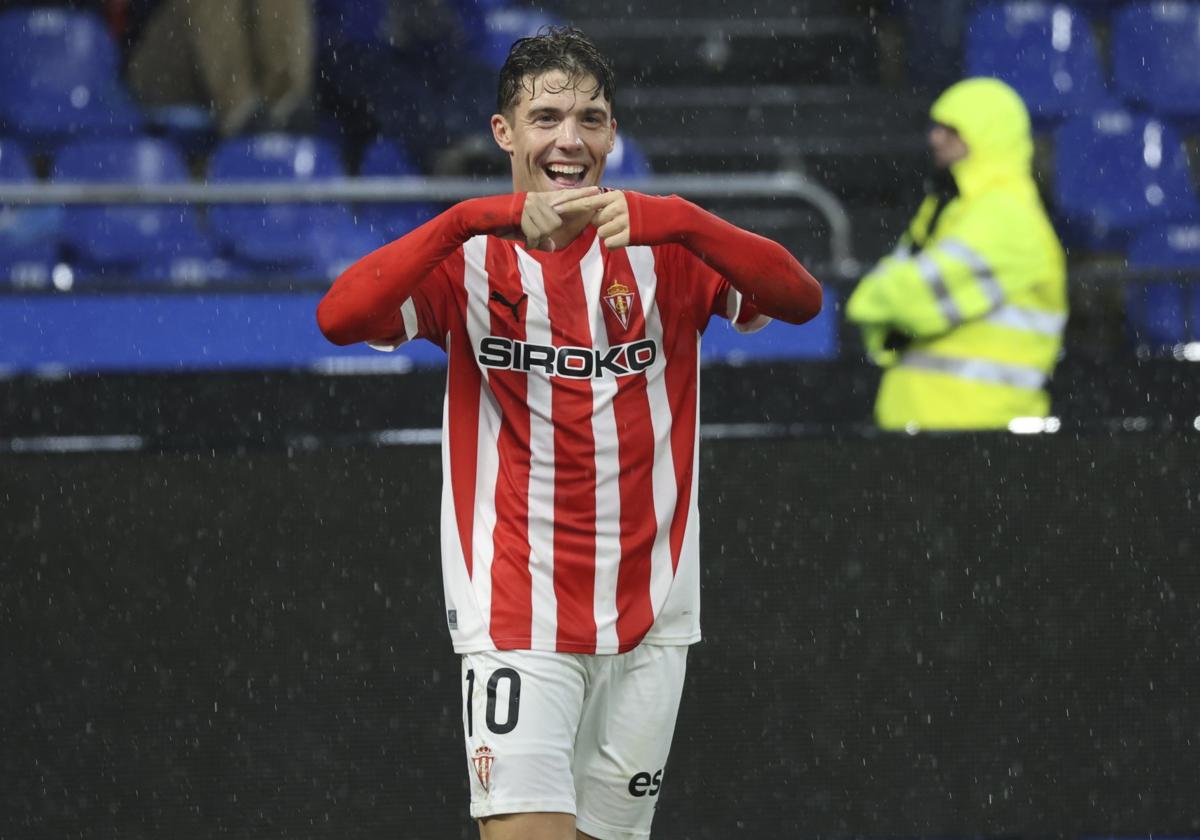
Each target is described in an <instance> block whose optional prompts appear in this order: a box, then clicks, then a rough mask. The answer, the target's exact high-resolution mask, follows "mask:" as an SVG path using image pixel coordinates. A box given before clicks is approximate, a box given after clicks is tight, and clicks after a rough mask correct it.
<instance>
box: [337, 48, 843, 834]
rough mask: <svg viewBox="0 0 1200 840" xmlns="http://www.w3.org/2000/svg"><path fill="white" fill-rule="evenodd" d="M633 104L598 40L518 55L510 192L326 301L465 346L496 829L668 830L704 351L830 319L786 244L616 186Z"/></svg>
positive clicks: (448, 346)
mask: <svg viewBox="0 0 1200 840" xmlns="http://www.w3.org/2000/svg"><path fill="white" fill-rule="evenodd" d="M615 92H616V84H615V81H614V78H613V73H612V69H611V68H610V66H609V64H608V62H607V61H606V60H605V58H604V57H603V56H602V55H601V54H600V53H599V52H598V51H597V50H596V48H595V47H594V46H593V45H592V44H591V42H590V41H588V40H587V38H585V37H584V36H583V35H582V33H580V32H578V31H577V30H573V29H551V30H548V31H546V32H544V33H543V34H539V35H538V36H536V37H533V38H525V39H522V40H520V41H518V42H516V44H514V45H513V48H512V51H511V53H510V54H509V57H508V60H507V62H506V63H505V65H504V67H503V69H502V70H501V71H500V90H499V103H498V104H499V113H497V114H496V115H495V116H493V117H492V132H493V135H494V137H495V139H496V143H497V144H498V145H499V146H500V148H501V149H502V150H504V152H506V153H507V154H508V156H509V158H510V160H511V163H512V175H513V192H512V194H511V195H501V196H492V197H487V198H479V199H472V200H469V201H464V202H462V203H460V204H457V205H455V206H454V207H452V208H451V209H449V210H448V211H446V212H445V213H443V214H442V215H441V216H438V217H437V218H435V219H433V220H431V221H430V222H428V223H427V224H425V225H424V226H422V227H420V228H418V229H416V230H414V231H413V232H412V233H410V234H408V235H407V236H404V237H403V238H401V239H399V240H397V241H395V242H392V243H391V244H389V245H386V246H384V247H383V248H380V249H379V250H378V251H375V252H374V253H371V254H368V255H367V256H365V257H363V258H362V259H361V260H359V261H358V262H357V263H355V264H354V265H352V266H351V267H350V268H349V269H347V270H346V272H345V273H344V274H343V275H342V276H341V277H339V278H338V280H337V281H336V282H335V283H334V285H333V288H331V289H330V291H329V293H328V294H327V295H326V296H325V299H324V300H322V301H321V305H320V307H319V308H318V311H317V319H318V323H319V324H320V327H321V330H322V332H323V333H324V334H325V335H326V337H328V338H329V339H330V340H331V341H333V342H334V343H337V344H349V343H352V342H359V341H365V342H369V343H370V344H372V345H373V346H376V347H380V348H381V349H392V348H395V347H396V346H398V345H400V344H401V343H403V342H405V341H409V340H412V339H414V338H424V339H426V340H428V341H432V342H434V343H435V344H437V345H438V346H440V347H443V348H444V349H445V350H446V352H447V355H448V357H449V369H448V373H447V384H446V389H447V394H446V402H445V417H444V424H443V431H442V435H443V446H442V452H443V457H442V461H443V471H444V485H443V490H442V519H441V529H442V573H443V581H444V589H445V596H446V622H447V625H448V627H449V631H450V637H451V639H452V640H453V643H454V649H455V651H457V652H458V653H459V654H461V655H462V683H461V686H462V694H463V729H464V733H465V741H466V759H467V761H466V769H467V773H468V776H469V779H470V784H471V814H472V816H474V817H476V818H477V819H478V820H479V829H480V834H481V836H482V837H483V838H485V840H507V838H521V840H575V838H576V837H584V838H597V840H624V838H644V837H648V836H649V834H650V823H651V819H652V817H653V814H654V807H655V804H656V803H657V801H658V795H659V791H660V789H661V788H662V786H663V785H664V784H665V783H666V782H665V781H664V777H663V773H664V767H665V766H666V761H667V753H668V751H669V748H670V743H671V736H672V732H673V730H674V727H675V716H676V712H677V710H678V707H679V698H680V693H681V691H682V688H683V679H684V670H685V664H686V658H687V648H688V646H689V645H691V644H693V643H694V642H696V641H698V640H699V639H700V624H699V615H700V584H699V580H700V576H699V556H698V555H699V537H698V530H697V529H698V526H699V522H698V515H697V502H696V491H697V471H696V463H697V455H696V453H697V445H698V440H697V431H698V429H699V422H698V420H699V418H698V405H697V375H698V369H699V348H700V337H701V335H702V334H703V332H704V330H705V328H706V326H707V325H708V322H709V320H710V319H711V318H712V317H713V316H714V315H715V316H717V317H721V318H726V319H728V320H729V321H730V322H731V323H732V324H733V325H734V327H735V328H737V329H739V330H741V331H744V332H748V331H752V330H754V329H757V328H759V327H761V326H763V325H764V324H765V323H766V322H767V321H768V320H770V319H771V318H778V319H780V320H784V321H788V322H791V323H802V322H804V321H806V320H808V319H810V318H812V317H813V316H814V315H816V314H817V312H818V311H819V310H820V307H821V289H820V286H819V285H818V284H817V282H816V281H815V280H814V279H813V278H812V276H811V275H809V273H808V272H807V271H805V270H804V268H803V267H802V266H801V265H800V264H799V263H798V262H796V260H795V259H794V258H793V257H792V256H791V255H790V254H789V253H788V252H787V251H786V250H785V249H784V248H783V247H782V246H780V245H778V244H777V243H775V242H772V241H770V240H768V239H764V238H762V237H760V236H756V235H755V234H752V233H749V232H747V231H744V230H741V229H740V228H737V227H734V226H733V225H730V224H728V223H727V222H724V221H722V220H721V219H718V218H717V217H715V216H713V215H711V214H709V213H707V212H705V211H704V210H702V209H700V208H699V207H697V206H695V205H693V204H690V203H689V202H687V201H684V200H683V199H681V198H678V197H674V196H671V197H655V196H648V195H641V194H638V193H633V192H621V191H614V190H602V189H601V188H600V186H599V184H600V180H601V177H602V175H603V174H604V162H605V159H606V158H607V156H608V154H609V152H611V151H612V148H613V144H614V142H615V140H616V129H617V123H616V120H615V119H614V118H613V101H614V97H615Z"/></svg>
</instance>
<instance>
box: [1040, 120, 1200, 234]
mask: <svg viewBox="0 0 1200 840" xmlns="http://www.w3.org/2000/svg"><path fill="white" fill-rule="evenodd" d="M1055 149H1056V154H1055V167H1054V168H1055V184H1054V194H1055V199H1056V202H1057V204H1058V208H1059V211H1060V213H1061V214H1062V217H1063V218H1062V221H1063V222H1065V225H1066V230H1065V231H1064V233H1065V234H1066V235H1067V237H1068V239H1073V240H1074V241H1077V242H1081V243H1082V244H1086V245H1090V246H1093V247H1107V246H1122V247H1123V246H1124V245H1125V244H1126V243H1127V240H1128V238H1129V235H1130V234H1131V233H1132V232H1133V231H1134V230H1136V229H1137V228H1140V227H1143V226H1145V225H1148V224H1159V223H1165V222H1169V221H1173V220H1182V219H1188V218H1192V217H1193V216H1194V215H1195V214H1196V213H1197V211H1198V202H1197V198H1196V194H1195V192H1194V191H1193V189H1192V186H1191V181H1190V175H1189V173H1188V161H1187V152H1186V151H1185V149H1184V146H1183V143H1182V141H1181V140H1180V138H1179V135H1178V134H1176V132H1175V130H1174V129H1173V128H1172V127H1171V126H1170V125H1169V124H1167V123H1165V122H1163V121H1161V120H1158V119H1155V118H1153V117H1147V116H1142V115H1136V114H1132V113H1130V112H1128V111H1125V110H1122V109H1109V110H1102V111H1097V112H1095V113H1094V114H1090V115H1088V116H1084V117H1075V118H1073V119H1070V120H1068V121H1067V122H1065V123H1063V125H1062V126H1060V127H1059V129H1058V131H1057V132H1056V134H1055Z"/></svg>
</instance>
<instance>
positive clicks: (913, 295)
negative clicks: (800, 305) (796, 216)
mask: <svg viewBox="0 0 1200 840" xmlns="http://www.w3.org/2000/svg"><path fill="white" fill-rule="evenodd" d="M1037 243H1038V238H1037V235H1036V231H1035V230H1034V229H1033V228H1032V227H1031V225H1030V224H1029V222H1028V220H1027V213H1026V211H1025V210H1024V209H1023V208H1021V207H1019V206H1014V205H1012V204H1011V203H1010V202H1009V201H1007V200H1006V199H1005V197H1004V196H1002V195H1001V196H997V197H996V198H994V199H991V200H988V201H981V202H980V203H979V204H978V205H977V206H976V207H974V208H972V211H971V212H970V214H969V215H967V216H965V217H964V218H962V219H961V220H959V221H957V222H955V224H954V226H953V228H951V229H948V230H945V231H943V230H941V229H939V232H938V236H937V237H936V238H935V239H934V240H933V241H932V242H931V243H930V244H929V246H928V247H926V248H925V249H924V250H923V251H921V252H919V253H917V254H914V255H911V256H909V255H904V256H897V255H893V256H888V257H884V258H883V259H882V260H880V261H879V263H878V264H876V266H875V267H874V268H873V269H871V271H870V272H869V273H868V274H867V275H866V276H865V277H863V279H862V281H861V282H860V283H859V285H858V288H856V289H855V290H854V294H852V295H851V296H850V299H849V301H847V303H846V317H847V318H848V319H849V320H851V321H853V322H855V323H858V324H862V325H864V326H869V325H887V326H888V327H890V328H894V329H896V330H898V331H900V332H902V333H904V334H906V335H910V336H913V337H916V338H925V337H931V336H935V335H940V334H942V333H944V332H946V331H947V330H951V329H953V328H955V327H957V326H959V325H960V324H962V323H965V322H967V321H974V320H977V319H979V318H982V317H984V316H986V315H987V314H989V313H990V312H992V311H993V310H995V309H996V308H997V307H999V306H1001V305H1002V304H1003V303H1004V301H1005V299H1006V298H1007V297H1008V296H1010V295H1011V294H1012V293H1013V292H1015V291H1017V290H1019V289H1020V288H1022V287H1023V286H1025V285H1027V284H1029V283H1031V282H1033V280H1034V279H1035V278H1036V276H1037V271H1036V269H1037V265H1038V253H1039V252H1038V244H1037Z"/></svg>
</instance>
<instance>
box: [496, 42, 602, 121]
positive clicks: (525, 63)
mask: <svg viewBox="0 0 1200 840" xmlns="http://www.w3.org/2000/svg"><path fill="white" fill-rule="evenodd" d="M551 70H559V71H561V72H562V73H565V74H566V76H567V78H568V79H569V80H570V82H571V84H577V83H578V82H579V81H581V80H582V79H583V78H584V77H586V76H591V77H592V78H594V79H595V80H596V82H597V85H596V89H595V91H594V92H593V94H592V98H593V99H595V98H596V97H597V96H600V95H601V94H603V95H604V97H605V98H606V99H607V100H608V102H609V105H613V104H614V103H615V100H616V93H617V80H616V77H615V76H614V74H613V69H612V64H610V63H609V61H608V59H607V58H605V56H604V54H603V53H601V52H600V50H598V49H596V45H595V44H593V43H592V42H591V40H590V39H589V38H588V37H587V36H586V35H584V34H583V33H582V32H581V31H580V30H578V29H576V28H574V27H572V26H544V27H542V28H541V29H539V30H538V32H537V34H536V35H533V36H530V37H528V38H520V39H518V40H517V41H516V42H514V43H513V45H512V49H510V50H509V52H508V58H507V59H506V60H505V62H504V66H503V67H501V68H500V86H499V88H500V89H499V92H498V94H497V96H496V106H497V108H498V109H499V111H500V113H502V114H508V113H511V111H512V109H513V107H514V106H515V105H516V104H517V100H518V99H520V97H521V90H522V89H526V90H528V87H527V86H526V81H525V80H526V79H536V78H537V77H538V76H541V75H542V74H543V73H546V72H549V71H551Z"/></svg>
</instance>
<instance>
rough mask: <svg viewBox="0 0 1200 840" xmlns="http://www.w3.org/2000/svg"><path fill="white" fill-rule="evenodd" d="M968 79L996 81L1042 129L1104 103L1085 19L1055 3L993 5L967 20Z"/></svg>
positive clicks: (1098, 68) (1089, 32) (1092, 41)
mask: <svg viewBox="0 0 1200 840" xmlns="http://www.w3.org/2000/svg"><path fill="white" fill-rule="evenodd" d="M965 63H966V67H967V73H968V75H970V76H993V77H995V78H998V79H1002V80H1003V81H1005V82H1007V83H1008V84H1010V85H1012V87H1013V88H1014V89H1015V90H1016V91H1017V92H1018V93H1019V94H1021V98H1022V99H1024V100H1025V104H1026V106H1027V107H1028V108H1029V113H1030V115H1031V116H1032V118H1033V119H1034V121H1035V122H1037V123H1039V124H1042V125H1045V124H1047V123H1051V122H1054V121H1057V120H1059V119H1062V118H1063V117H1066V116H1071V115H1074V114H1080V113H1084V112H1086V111H1089V110H1091V109H1094V108H1097V107H1099V106H1101V105H1102V104H1104V102H1105V100H1106V92H1105V87H1104V76H1103V74H1102V72H1101V68H1100V59H1099V55H1098V53H1097V50H1096V43H1095V40H1094V38H1093V37H1092V31H1091V27H1090V25H1089V22H1088V19H1087V17H1086V16H1084V15H1082V14H1080V13H1079V12H1078V11H1076V10H1075V9H1073V8H1072V7H1071V6H1068V5H1064V4H1060V3H1028V2H1026V3H995V4H991V5H987V6H984V7H983V8H981V9H979V10H978V11H976V12H975V13H974V14H973V15H972V16H971V18H970V19H969V21H968V22H967V33H966V62H965Z"/></svg>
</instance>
